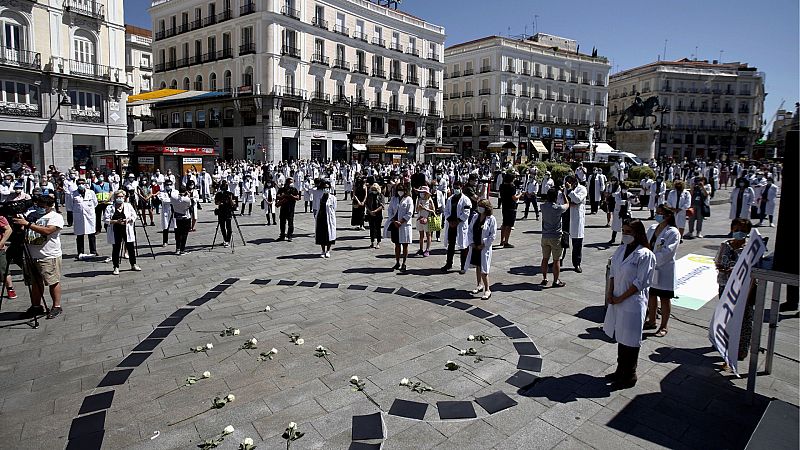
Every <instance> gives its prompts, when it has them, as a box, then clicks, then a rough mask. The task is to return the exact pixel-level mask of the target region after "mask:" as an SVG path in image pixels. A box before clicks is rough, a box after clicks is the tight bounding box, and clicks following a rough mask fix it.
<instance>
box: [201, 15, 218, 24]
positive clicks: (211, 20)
mask: <svg viewBox="0 0 800 450" xmlns="http://www.w3.org/2000/svg"><path fill="white" fill-rule="evenodd" d="M215 23H217V16H216V15H213V16H208V17H206V18H204V19H203V26H204V27H207V26H209V25H214V24H215Z"/></svg>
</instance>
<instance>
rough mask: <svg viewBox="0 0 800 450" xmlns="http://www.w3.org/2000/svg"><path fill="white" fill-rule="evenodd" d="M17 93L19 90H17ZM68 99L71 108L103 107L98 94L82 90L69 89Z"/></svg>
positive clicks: (94, 109)
mask: <svg viewBox="0 0 800 450" xmlns="http://www.w3.org/2000/svg"><path fill="white" fill-rule="evenodd" d="M17 95H19V92H17ZM69 99H70V102H72V106H71V108H72V109H77V110H81V111H100V110H101V109H102V108H103V100H102V97H101V96H100V94H94V93H91V92H83V91H69Z"/></svg>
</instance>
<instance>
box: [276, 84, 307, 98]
mask: <svg viewBox="0 0 800 450" xmlns="http://www.w3.org/2000/svg"><path fill="white" fill-rule="evenodd" d="M273 95H276V96H278V97H291V98H300V99H305V98H306V91H305V90H304V89H297V88H296V87H293V86H275V90H274V91H273Z"/></svg>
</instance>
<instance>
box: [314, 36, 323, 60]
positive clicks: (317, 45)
mask: <svg viewBox="0 0 800 450" xmlns="http://www.w3.org/2000/svg"><path fill="white" fill-rule="evenodd" d="M314 56H315V57H318V58H322V57H324V56H325V41H324V40H322V39H314Z"/></svg>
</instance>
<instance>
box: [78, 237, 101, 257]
mask: <svg viewBox="0 0 800 450" xmlns="http://www.w3.org/2000/svg"><path fill="white" fill-rule="evenodd" d="M83 236H84V235H82V234H80V235H78V236H75V244H76V245H77V246H78V254H79V255H80V254H81V253H83V250H84V247H83ZM86 236H89V253H91V254H93V255H96V254H97V237H96V236H95V235H94V234H87V235H86Z"/></svg>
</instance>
